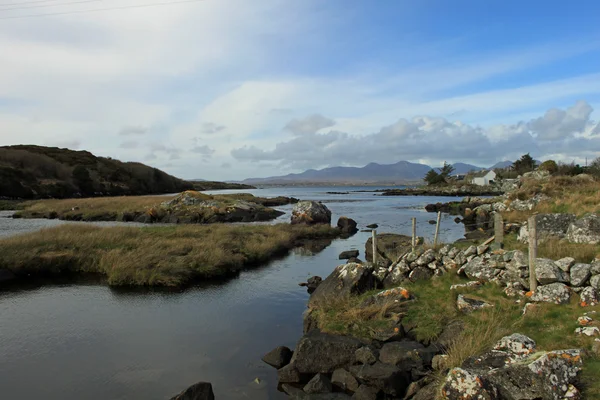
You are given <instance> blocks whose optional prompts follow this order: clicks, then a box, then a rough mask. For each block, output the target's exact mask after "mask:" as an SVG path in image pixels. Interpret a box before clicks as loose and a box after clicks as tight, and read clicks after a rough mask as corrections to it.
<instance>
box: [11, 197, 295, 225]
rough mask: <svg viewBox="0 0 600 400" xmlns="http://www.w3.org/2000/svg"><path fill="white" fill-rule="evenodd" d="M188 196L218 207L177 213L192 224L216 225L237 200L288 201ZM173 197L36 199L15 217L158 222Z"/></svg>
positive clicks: (196, 208)
mask: <svg viewBox="0 0 600 400" xmlns="http://www.w3.org/2000/svg"><path fill="white" fill-rule="evenodd" d="M190 193H193V195H194V197H197V198H199V199H201V200H204V201H214V202H216V203H217V204H218V207H193V206H189V207H187V208H185V209H178V210H177V212H178V214H180V215H185V214H187V215H190V216H193V218H194V219H193V221H191V222H218V221H213V219H217V220H218V218H213V217H215V215H217V216H218V215H225V214H227V207H229V206H231V205H233V204H234V203H235V202H237V201H240V200H243V201H249V202H254V203H257V204H259V205H263V206H267V205H268V206H274V205H281V204H287V203H289V201H290V199H287V198H275V199H266V198H261V197H254V196H253V195H251V194H229V195H207V194H203V193H200V192H190ZM174 198H175V196H121V197H94V198H83V199H63V200H55V199H52V200H36V201H28V202H25V203H23V204H22V208H23V209H22V210H21V211H19V212H18V213H17V217H21V218H51V219H54V218H58V219H64V220H78V221H123V220H125V221H128V220H134V219H136V218H137V217H139V216H145V215H149V216H150V217H152V219H153V220H161V219H162V218H163V217H165V216H166V215H167V214H168V210H167V209H165V208H163V207H161V203H163V202H166V201H170V200H172V199H174ZM265 210H267V209H265Z"/></svg>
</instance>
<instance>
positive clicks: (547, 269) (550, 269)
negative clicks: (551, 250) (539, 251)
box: [535, 258, 569, 285]
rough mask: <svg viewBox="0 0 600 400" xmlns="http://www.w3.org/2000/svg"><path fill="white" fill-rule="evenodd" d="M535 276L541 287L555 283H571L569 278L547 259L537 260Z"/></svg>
mask: <svg viewBox="0 0 600 400" xmlns="http://www.w3.org/2000/svg"><path fill="white" fill-rule="evenodd" d="M535 274H536V277H537V281H538V282H539V283H540V285H548V284H550V283H554V282H562V283H566V282H569V279H568V278H569V276H568V275H567V274H566V273H565V272H564V271H563V270H561V269H560V268H558V265H556V264H555V263H554V261H552V260H548V259H547V258H536V260H535Z"/></svg>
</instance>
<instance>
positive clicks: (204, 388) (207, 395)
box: [171, 382, 215, 400]
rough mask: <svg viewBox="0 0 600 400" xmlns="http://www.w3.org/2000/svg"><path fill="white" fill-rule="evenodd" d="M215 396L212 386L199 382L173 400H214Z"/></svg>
mask: <svg viewBox="0 0 600 400" xmlns="http://www.w3.org/2000/svg"><path fill="white" fill-rule="evenodd" d="M214 399H215V395H214V393H213V390H212V385H211V384H210V383H207V382H198V383H196V384H195V385H192V386H190V387H189V388H187V389H185V390H184V391H183V392H181V393H179V394H178V395H177V396H175V397H172V398H171V400H214Z"/></svg>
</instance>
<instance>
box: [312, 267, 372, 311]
mask: <svg viewBox="0 0 600 400" xmlns="http://www.w3.org/2000/svg"><path fill="white" fill-rule="evenodd" d="M375 287H376V280H375V277H374V276H373V267H372V266H370V265H366V264H357V263H348V264H344V265H340V266H338V267H336V268H335V269H334V270H333V272H332V273H331V274H330V275H329V276H328V277H327V278H326V279H325V280H324V281H323V282H321V284H320V285H319V287H317V289H316V290H315V292H314V293H313V294H312V296H311V297H310V302H309V304H310V305H313V306H314V305H318V304H319V303H320V302H325V303H327V302H328V301H331V300H332V299H336V298H339V297H348V296H350V295H357V294H361V293H364V292H366V291H369V290H371V289H374V288H375Z"/></svg>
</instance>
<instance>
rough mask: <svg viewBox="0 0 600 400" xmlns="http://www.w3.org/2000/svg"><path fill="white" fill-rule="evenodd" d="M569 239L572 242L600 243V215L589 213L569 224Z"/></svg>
mask: <svg viewBox="0 0 600 400" xmlns="http://www.w3.org/2000/svg"><path fill="white" fill-rule="evenodd" d="M566 237H567V240H568V241H569V242H571V243H588V244H598V243H600V217H599V216H598V215H596V214H588V215H586V216H584V217H583V218H581V219H578V220H577V221H574V222H573V223H571V225H570V226H569V229H568V231H567V235H566Z"/></svg>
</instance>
